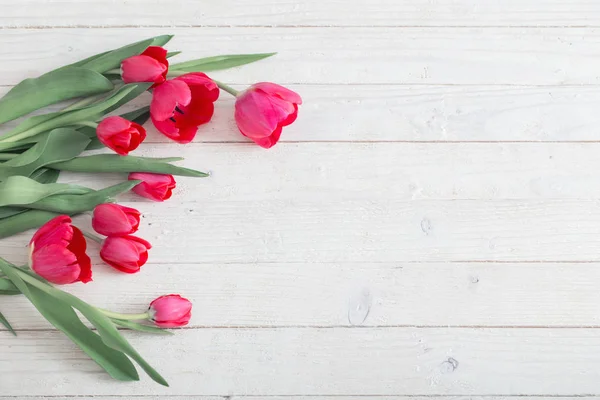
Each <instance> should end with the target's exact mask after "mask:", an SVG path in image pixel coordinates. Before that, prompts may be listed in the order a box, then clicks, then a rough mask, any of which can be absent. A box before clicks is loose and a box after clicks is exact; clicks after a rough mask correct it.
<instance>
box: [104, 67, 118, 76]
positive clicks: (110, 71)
mask: <svg viewBox="0 0 600 400" xmlns="http://www.w3.org/2000/svg"><path fill="white" fill-rule="evenodd" d="M105 74H112V75H121V68H115V69H111V70H108V71H106V72H105Z"/></svg>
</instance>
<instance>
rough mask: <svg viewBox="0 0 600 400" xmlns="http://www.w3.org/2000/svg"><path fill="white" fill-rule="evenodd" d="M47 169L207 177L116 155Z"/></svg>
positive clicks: (157, 162) (152, 160) (153, 161)
mask: <svg viewBox="0 0 600 400" xmlns="http://www.w3.org/2000/svg"><path fill="white" fill-rule="evenodd" d="M48 167H49V168H54V169H60V170H63V171H73V172H153V173H156V174H171V175H180V176H192V177H199V178H203V177H207V176H209V174H207V173H205V172H200V171H196V170H193V169H189V168H184V167H178V166H176V165H172V164H169V163H167V162H165V161H164V160H163V159H155V158H147V157H135V156H119V155H117V154H97V155H93V156H87V157H76V158H73V159H71V160H69V161H64V162H58V163H54V164H51V165H49V166H48Z"/></svg>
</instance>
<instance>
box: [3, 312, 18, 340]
mask: <svg viewBox="0 0 600 400" xmlns="http://www.w3.org/2000/svg"><path fill="white" fill-rule="evenodd" d="M0 324H2V325H4V326H5V327H6V329H8V330H9V332H10V333H12V334H13V335H15V336H17V332H15V330H14V329H13V327H12V326H10V323H9V322H8V320H7V319H6V317H5V316H4V315H2V313H1V312H0Z"/></svg>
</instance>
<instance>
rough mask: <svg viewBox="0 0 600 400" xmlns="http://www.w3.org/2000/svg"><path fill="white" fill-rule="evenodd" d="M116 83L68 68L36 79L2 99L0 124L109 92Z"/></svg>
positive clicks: (74, 68) (20, 86)
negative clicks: (47, 107)
mask: <svg viewBox="0 0 600 400" xmlns="http://www.w3.org/2000/svg"><path fill="white" fill-rule="evenodd" d="M112 88H113V84H112V83H111V82H110V81H109V80H108V79H106V77H104V76H103V75H102V74H99V73H98V72H95V71H91V70H89V69H84V68H77V67H72V68H66V69H60V70H56V71H52V72H49V73H47V74H45V75H42V76H40V77H39V78H35V79H25V80H24V81H22V82H21V83H19V84H18V85H17V86H15V87H14V88H12V89H11V90H10V92H8V93H7V94H6V95H5V96H4V97H3V98H2V99H0V124H3V123H5V122H8V121H12V120H13V119H16V118H19V117H21V116H23V115H25V114H29V113H30V112H32V111H35V110H38V109H40V108H43V107H46V106H49V105H50V104H55V103H58V102H60V101H64V100H68V99H72V98H74V97H80V96H89V95H92V94H96V93H102V92H107V91H109V90H111V89H112Z"/></svg>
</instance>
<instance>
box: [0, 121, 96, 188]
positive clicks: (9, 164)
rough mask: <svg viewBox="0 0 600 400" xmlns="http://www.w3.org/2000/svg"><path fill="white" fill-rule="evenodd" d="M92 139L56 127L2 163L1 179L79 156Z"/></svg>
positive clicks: (0, 165) (26, 174) (25, 173)
mask: <svg viewBox="0 0 600 400" xmlns="http://www.w3.org/2000/svg"><path fill="white" fill-rule="evenodd" d="M89 143H90V139H89V138H88V137H87V136H85V135H83V134H81V133H79V132H77V131H76V130H74V129H69V128H61V129H54V130H53V131H52V132H50V134H49V135H48V136H46V137H44V138H43V139H42V141H40V142H38V143H36V144H35V145H34V146H33V147H31V148H30V149H29V150H26V151H25V152H24V153H22V154H20V155H19V156H18V157H15V158H13V159H12V160H9V161H6V162H4V163H2V164H0V181H3V180H6V179H7V178H9V177H11V176H14V175H22V176H30V175H31V174H32V173H33V172H34V171H36V170H37V169H39V168H41V167H44V166H46V165H48V164H52V163H56V162H61V161H66V160H70V159H72V158H73V157H76V156H78V155H79V154H81V152H83V151H84V150H85V148H86V147H87V145H88V144H89Z"/></svg>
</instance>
